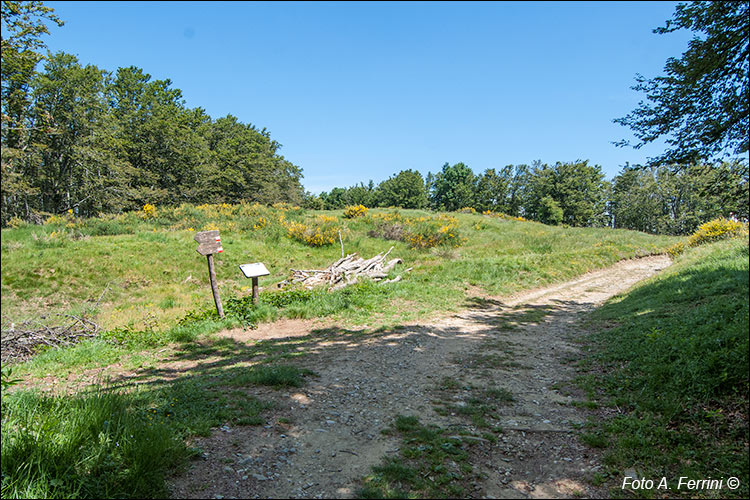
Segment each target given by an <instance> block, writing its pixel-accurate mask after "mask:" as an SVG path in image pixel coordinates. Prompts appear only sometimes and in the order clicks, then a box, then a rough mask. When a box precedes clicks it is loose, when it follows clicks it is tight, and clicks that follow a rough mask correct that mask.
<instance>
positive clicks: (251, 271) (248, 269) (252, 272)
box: [240, 262, 269, 304]
mask: <svg viewBox="0 0 750 500" xmlns="http://www.w3.org/2000/svg"><path fill="white" fill-rule="evenodd" d="M240 270H241V271H242V273H243V274H244V275H245V278H252V279H253V304H257V303H258V277H259V276H268V275H269V272H268V269H266V266H265V265H264V264H263V263H262V262H256V263H254V264H242V265H241V266H240Z"/></svg>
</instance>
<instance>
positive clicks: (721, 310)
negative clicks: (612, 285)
mask: <svg viewBox="0 0 750 500" xmlns="http://www.w3.org/2000/svg"><path fill="white" fill-rule="evenodd" d="M592 321H593V324H594V326H596V327H598V328H599V329H600V332H599V333H597V334H596V335H594V336H593V337H592V339H591V340H592V341H593V343H594V349H593V351H592V354H591V357H590V358H589V360H588V363H587V365H588V368H589V369H591V370H592V371H591V373H590V374H589V375H588V376H586V377H584V378H582V384H583V386H584V387H586V388H588V390H589V394H590V396H591V398H592V400H593V401H596V402H598V403H599V404H601V405H603V406H606V407H611V408H612V409H613V410H616V411H610V412H605V414H608V415H609V417H607V418H604V419H602V420H598V419H597V420H596V421H594V422H593V423H592V426H591V427H590V428H589V430H588V432H587V434H585V435H584V439H585V440H586V441H587V442H588V443H589V444H591V445H594V446H599V447H601V448H604V449H605V463H606V464H607V465H608V466H609V470H608V471H607V474H605V475H603V476H601V477H600V479H601V480H604V479H606V477H607V475H608V477H610V478H613V484H612V488H613V489H612V491H613V494H616V495H617V496H622V495H623V491H622V490H621V481H622V477H623V472H624V471H625V470H628V469H634V470H635V471H636V472H637V473H638V474H639V477H646V478H656V479H659V478H661V477H666V478H667V480H668V481H669V485H670V486H672V488H673V489H675V490H676V486H677V481H678V480H679V478H680V477H683V476H684V477H687V478H690V479H709V478H711V479H722V478H723V479H724V480H725V481H726V480H727V479H728V478H730V477H737V478H739V479H740V481H741V486H740V488H739V489H737V490H734V491H733V490H730V489H728V488H726V487H724V488H723V489H721V490H720V491H689V490H687V489H684V490H683V491H681V492H677V491H675V492H673V493H671V495H670V496H675V495H683V496H685V497H693V496H695V495H698V496H699V497H715V496H717V495H718V496H719V497H727V496H736V497H737V498H746V497H747V494H748V484H747V483H748V426H747V422H748V420H747V419H748V370H749V369H750V367H749V366H748V242H747V237H746V236H745V237H744V238H742V239H733V240H728V241H721V242H717V243H712V244H709V245H702V246H699V247H697V248H693V249H690V250H688V251H687V252H685V253H684V254H682V255H681V256H679V257H678V258H677V260H676V262H675V264H674V265H673V266H671V267H670V268H669V269H668V270H666V271H665V272H663V273H661V274H660V275H658V276H657V277H655V278H653V279H651V280H649V281H648V282H646V283H644V284H642V285H641V286H639V287H637V288H636V289H634V290H632V291H631V292H629V293H627V294H625V295H622V296H619V297H617V298H615V299H613V300H611V301H610V302H609V303H608V304H606V305H605V306H604V307H602V308H600V309H598V310H597V311H596V312H595V313H594V314H593V317H592ZM612 415H615V416H612ZM614 483H617V484H614Z"/></svg>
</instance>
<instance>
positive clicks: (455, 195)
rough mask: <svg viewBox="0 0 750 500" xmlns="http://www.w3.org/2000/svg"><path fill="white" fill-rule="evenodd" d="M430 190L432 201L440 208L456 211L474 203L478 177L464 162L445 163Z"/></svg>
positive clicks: (433, 204) (434, 205)
mask: <svg viewBox="0 0 750 500" xmlns="http://www.w3.org/2000/svg"><path fill="white" fill-rule="evenodd" d="M431 188H432V189H431V192H430V202H431V204H432V206H433V207H434V208H436V209H438V210H447V211H454V210H459V209H461V208H464V207H471V206H472V205H473V204H474V191H475V190H476V177H475V176H474V172H472V171H471V169H470V168H469V167H468V166H467V165H464V164H463V163H456V164H455V165H452V166H451V165H449V164H448V163H446V164H445V165H443V169H442V170H441V171H440V172H438V173H437V174H435V176H434V179H433V181H432V186H431Z"/></svg>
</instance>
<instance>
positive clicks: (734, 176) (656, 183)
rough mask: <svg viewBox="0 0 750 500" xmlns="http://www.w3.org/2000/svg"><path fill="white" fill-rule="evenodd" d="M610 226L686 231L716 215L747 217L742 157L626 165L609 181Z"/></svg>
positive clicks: (676, 232) (662, 231)
mask: <svg viewBox="0 0 750 500" xmlns="http://www.w3.org/2000/svg"><path fill="white" fill-rule="evenodd" d="M612 184H613V187H612V213H613V216H614V220H615V227H618V228H627V229H635V230H639V231H646V232H651V233H666V234H690V233H692V232H693V231H695V229H696V228H697V227H698V226H699V225H700V224H703V223H704V222H707V221H709V220H711V219H714V218H716V217H729V216H730V215H734V216H736V217H738V218H743V219H745V218H747V216H748V215H747V213H748V166H747V162H745V161H731V162H722V163H718V164H713V165H712V164H698V165H690V166H687V167H684V168H682V169H679V170H674V169H673V168H670V167H669V166H659V167H645V168H644V167H639V166H636V167H630V166H626V167H625V168H623V170H622V171H621V172H620V173H619V174H618V175H617V176H616V177H615V178H614V179H613V181H612Z"/></svg>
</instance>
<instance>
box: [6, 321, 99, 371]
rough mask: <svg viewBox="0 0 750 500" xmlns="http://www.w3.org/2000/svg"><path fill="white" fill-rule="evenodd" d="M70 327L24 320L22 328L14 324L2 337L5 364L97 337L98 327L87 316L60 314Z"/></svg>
mask: <svg viewBox="0 0 750 500" xmlns="http://www.w3.org/2000/svg"><path fill="white" fill-rule="evenodd" d="M58 316H60V317H63V318H65V320H66V322H67V323H68V324H66V325H60V326H50V325H47V324H42V323H39V322H36V321H25V322H23V323H21V324H20V325H19V326H16V325H15V324H13V323H11V325H10V328H8V329H3V330H2V334H1V335H0V345H1V346H2V347H1V348H0V351H2V362H3V363H6V362H8V361H14V362H17V361H24V360H27V359H29V358H30V357H31V356H33V355H34V354H36V353H37V352H39V350H40V349H44V348H46V347H60V346H64V345H71V344H75V343H77V342H80V341H81V340H83V339H86V338H91V337H95V336H96V334H97V333H98V332H99V325H97V324H96V323H94V322H93V321H92V320H90V319H88V318H87V317H86V316H85V315H81V316H76V315H74V314H59V315H58Z"/></svg>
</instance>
